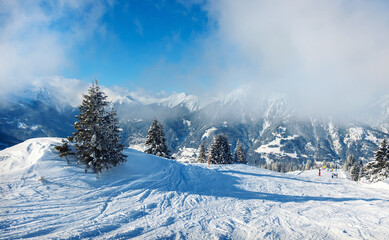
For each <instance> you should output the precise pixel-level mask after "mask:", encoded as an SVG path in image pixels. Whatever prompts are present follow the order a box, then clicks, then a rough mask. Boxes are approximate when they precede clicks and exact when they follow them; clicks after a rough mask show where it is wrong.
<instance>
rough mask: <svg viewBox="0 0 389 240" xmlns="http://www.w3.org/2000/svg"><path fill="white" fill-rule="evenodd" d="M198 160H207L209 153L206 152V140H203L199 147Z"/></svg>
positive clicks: (204, 161)
mask: <svg viewBox="0 0 389 240" xmlns="http://www.w3.org/2000/svg"><path fill="white" fill-rule="evenodd" d="M197 161H198V162H200V163H206V162H207V155H206V154H205V142H204V141H201V144H200V148H199V155H198V156H197Z"/></svg>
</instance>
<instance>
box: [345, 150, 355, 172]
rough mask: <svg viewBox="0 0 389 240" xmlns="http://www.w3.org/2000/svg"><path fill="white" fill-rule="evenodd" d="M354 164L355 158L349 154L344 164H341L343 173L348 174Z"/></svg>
mask: <svg viewBox="0 0 389 240" xmlns="http://www.w3.org/2000/svg"><path fill="white" fill-rule="evenodd" d="M354 163H355V157H354V155H352V154H350V155H348V156H347V159H346V162H345V163H344V164H343V171H345V172H348V171H350V169H351V167H352V166H353V165H354Z"/></svg>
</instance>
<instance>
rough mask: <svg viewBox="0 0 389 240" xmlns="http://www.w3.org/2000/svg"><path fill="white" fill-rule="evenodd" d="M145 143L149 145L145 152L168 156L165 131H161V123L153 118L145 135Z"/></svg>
mask: <svg viewBox="0 0 389 240" xmlns="http://www.w3.org/2000/svg"><path fill="white" fill-rule="evenodd" d="M146 145H147V146H149V148H148V149H146V151H145V152H146V153H148V154H153V155H156V156H160V157H164V158H170V156H169V150H168V149H167V146H166V139H165V132H164V131H163V125H162V124H161V123H160V122H158V120H157V119H154V120H153V122H152V123H151V125H150V129H149V131H148V133H147V137H146Z"/></svg>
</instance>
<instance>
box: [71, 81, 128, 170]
mask: <svg viewBox="0 0 389 240" xmlns="http://www.w3.org/2000/svg"><path fill="white" fill-rule="evenodd" d="M106 98H107V96H106V95H105V94H104V92H103V91H101V90H100V87H99V85H98V81H97V80H96V81H95V82H93V83H92V85H91V86H90V87H89V89H88V94H84V95H83V100H82V103H81V105H80V106H79V107H78V109H79V110H80V114H79V115H77V116H76V118H77V119H78V122H76V123H75V124H74V128H75V129H76V132H75V133H73V137H72V139H73V141H74V142H75V144H74V146H75V147H76V149H77V157H78V159H79V161H80V162H81V163H83V164H85V172H87V171H88V169H89V168H90V167H92V168H93V171H94V172H95V173H100V172H101V171H102V170H103V169H104V168H105V169H109V168H111V167H112V166H116V165H117V164H118V163H120V162H123V161H125V160H126V159H125V155H123V154H122V151H123V146H122V145H121V144H120V137H119V136H118V132H116V130H118V126H117V125H118V121H117V119H116V115H115V114H112V113H109V112H107V110H106V108H107V106H108V101H107V100H106ZM115 129H116V130H115ZM114 138H116V140H113V139H114ZM110 141H112V142H110Z"/></svg>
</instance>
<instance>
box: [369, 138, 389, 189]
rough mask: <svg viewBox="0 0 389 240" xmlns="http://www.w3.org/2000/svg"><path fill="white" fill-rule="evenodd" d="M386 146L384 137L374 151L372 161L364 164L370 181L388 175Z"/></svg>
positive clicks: (388, 165)
mask: <svg viewBox="0 0 389 240" xmlns="http://www.w3.org/2000/svg"><path fill="white" fill-rule="evenodd" d="M388 168H389V162H388V146H387V143H386V140H385V139H384V140H383V141H382V143H381V146H380V147H379V148H378V150H377V152H376V153H375V158H374V160H373V161H371V162H369V163H368V164H367V166H366V169H367V174H368V175H369V179H370V181H371V182H377V181H381V180H383V179H385V178H387V177H388V176H389V171H388V170H389V169H388Z"/></svg>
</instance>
